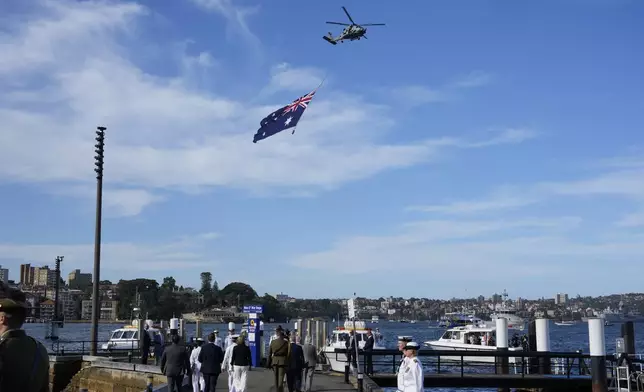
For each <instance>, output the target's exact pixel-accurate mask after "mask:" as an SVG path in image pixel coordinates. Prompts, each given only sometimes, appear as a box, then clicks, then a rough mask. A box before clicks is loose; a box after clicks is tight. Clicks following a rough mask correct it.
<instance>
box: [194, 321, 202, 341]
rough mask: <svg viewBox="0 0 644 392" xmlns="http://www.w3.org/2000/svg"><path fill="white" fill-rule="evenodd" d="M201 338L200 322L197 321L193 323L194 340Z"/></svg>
mask: <svg viewBox="0 0 644 392" xmlns="http://www.w3.org/2000/svg"><path fill="white" fill-rule="evenodd" d="M201 336H202V331H201V321H200V320H197V322H196V323H195V338H200V337H201Z"/></svg>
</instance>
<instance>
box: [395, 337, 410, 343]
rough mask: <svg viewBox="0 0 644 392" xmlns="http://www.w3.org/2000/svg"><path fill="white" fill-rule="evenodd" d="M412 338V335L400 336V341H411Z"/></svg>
mask: <svg viewBox="0 0 644 392" xmlns="http://www.w3.org/2000/svg"><path fill="white" fill-rule="evenodd" d="M411 340H412V337H411V336H398V341H399V342H411Z"/></svg>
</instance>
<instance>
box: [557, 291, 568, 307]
mask: <svg viewBox="0 0 644 392" xmlns="http://www.w3.org/2000/svg"><path fill="white" fill-rule="evenodd" d="M566 303H568V294H562V293H557V295H555V305H565V304H566Z"/></svg>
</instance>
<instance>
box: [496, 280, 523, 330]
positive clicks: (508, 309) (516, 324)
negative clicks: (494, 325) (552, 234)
mask: <svg viewBox="0 0 644 392" xmlns="http://www.w3.org/2000/svg"><path fill="white" fill-rule="evenodd" d="M517 312H518V311H517V309H516V308H515V307H514V306H511V305H509V304H508V293H507V292H506V291H505V290H503V301H502V302H501V304H497V305H495V307H494V313H492V314H491V315H490V318H491V319H492V321H495V320H496V319H498V318H504V319H506V320H508V329H514V330H517V331H523V330H524V329H525V320H524V319H523V318H521V317H520V316H519V315H518V314H517Z"/></svg>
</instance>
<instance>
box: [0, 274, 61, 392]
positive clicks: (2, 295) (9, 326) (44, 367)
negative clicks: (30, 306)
mask: <svg viewBox="0 0 644 392" xmlns="http://www.w3.org/2000/svg"><path fill="white" fill-rule="evenodd" d="M26 317H27V303H26V299H25V294H24V293H22V292H21V291H19V290H14V289H11V288H9V287H7V286H6V285H4V284H3V283H0V391H3V392H4V391H6V392H13V391H16V392H18V391H20V392H48V391H49V356H48V354H47V349H46V348H45V347H44V346H43V345H42V344H41V343H39V342H38V341H36V340H35V339H34V338H32V337H30V336H27V334H26V333H25V331H24V330H23V329H21V328H22V324H23V323H24V322H25V318H26Z"/></svg>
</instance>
